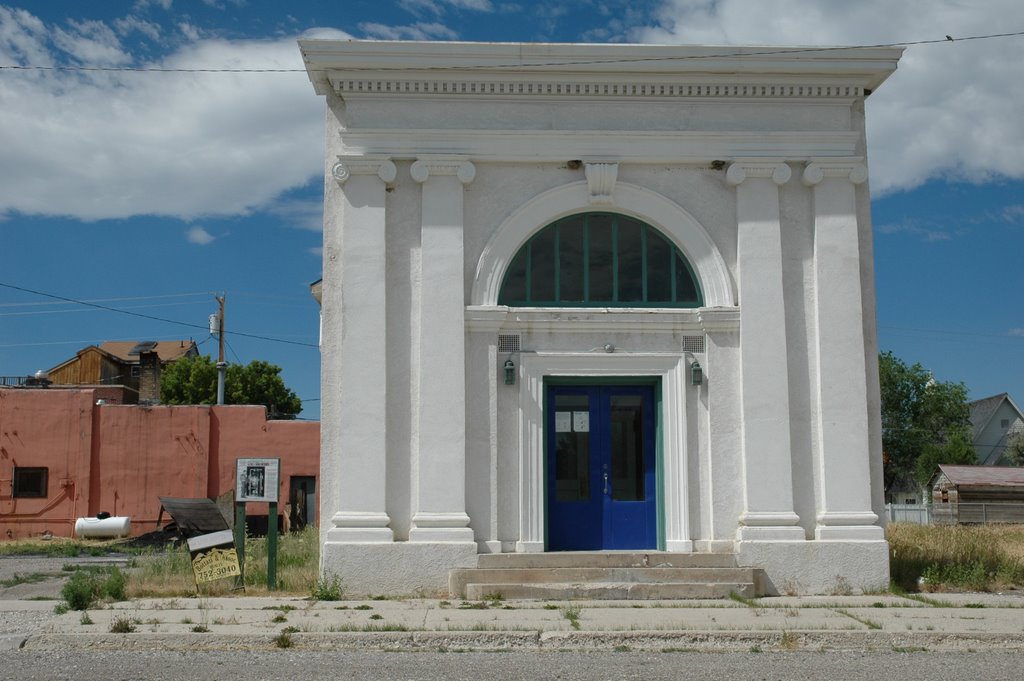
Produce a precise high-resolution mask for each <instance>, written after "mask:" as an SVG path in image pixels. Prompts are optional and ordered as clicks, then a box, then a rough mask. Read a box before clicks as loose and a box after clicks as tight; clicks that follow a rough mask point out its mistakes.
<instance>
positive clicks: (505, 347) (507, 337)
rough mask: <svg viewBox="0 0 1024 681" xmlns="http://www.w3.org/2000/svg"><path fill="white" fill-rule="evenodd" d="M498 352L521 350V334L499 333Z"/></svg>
mask: <svg viewBox="0 0 1024 681" xmlns="http://www.w3.org/2000/svg"><path fill="white" fill-rule="evenodd" d="M498 352H503V353H504V352H508V353H512V352H519V335H518V334H512V333H499V334H498Z"/></svg>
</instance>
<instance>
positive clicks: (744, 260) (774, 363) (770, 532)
mask: <svg viewBox="0 0 1024 681" xmlns="http://www.w3.org/2000/svg"><path fill="white" fill-rule="evenodd" d="M791 175H792V171H791V170H790V168H789V166H788V165H786V164H785V163H782V162H779V161H749V162H748V161H739V162H736V163H733V164H732V165H730V166H729V170H728V171H727V173H726V180H727V181H728V182H729V184H732V185H734V186H735V187H736V219H737V222H738V243H737V251H738V254H737V255H738V261H739V267H738V269H739V297H740V306H741V309H742V310H743V315H742V319H741V321H740V381H741V385H742V389H741V391H740V400H741V411H742V423H743V490H744V502H745V504H744V511H743V514H742V515H741V516H740V528H739V531H738V534H737V538H738V539H740V540H741V541H757V540H788V541H797V540H803V539H804V531H803V529H802V528H800V527H798V526H797V523H798V522H799V520H800V519H799V517H798V516H797V515H796V513H794V511H793V475H792V448H791V441H790V429H789V420H790V411H789V368H788V367H789V352H788V348H787V346H786V305H785V296H784V292H783V283H782V227H781V222H780V218H779V186H780V185H782V184H785V183H786V182H787V181H788V180H789V179H790V177H791Z"/></svg>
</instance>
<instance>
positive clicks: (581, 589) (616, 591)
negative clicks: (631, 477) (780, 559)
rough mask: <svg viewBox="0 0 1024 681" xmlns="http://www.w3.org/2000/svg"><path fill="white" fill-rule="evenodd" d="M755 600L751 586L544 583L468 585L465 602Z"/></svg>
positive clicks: (726, 584) (722, 583) (675, 583)
mask: <svg viewBox="0 0 1024 681" xmlns="http://www.w3.org/2000/svg"><path fill="white" fill-rule="evenodd" d="M733 593H735V594H738V595H740V596H743V597H744V598H754V597H755V596H756V593H755V590H754V584H753V583H751V582H746V583H726V582H715V583H703V584H702V583H697V582H660V583H644V582H591V583H583V584H580V583H567V582H561V583H560V582H547V583H536V584H486V583H479V584H467V585H466V592H465V598H466V599H467V600H472V601H478V600H484V599H485V598H487V597H489V596H494V595H495V594H500V595H501V597H502V598H503V599H505V600H530V599H535V600H606V601H607V600H682V599H713V598H728V597H729V595H730V594H733Z"/></svg>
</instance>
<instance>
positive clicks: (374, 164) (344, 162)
mask: <svg viewBox="0 0 1024 681" xmlns="http://www.w3.org/2000/svg"><path fill="white" fill-rule="evenodd" d="M353 175H376V176H377V177H379V178H380V179H381V181H382V182H385V183H390V182H394V181H395V177H397V176H398V168H396V167H395V164H394V163H393V162H392V161H391V159H390V158H388V157H387V156H341V155H339V156H338V162H337V163H335V164H334V165H333V166H332V167H331V176H332V177H333V178H334V179H335V180H337V181H338V183H339V184H344V183H345V182H346V181H347V180H348V178H350V177H352V176H353Z"/></svg>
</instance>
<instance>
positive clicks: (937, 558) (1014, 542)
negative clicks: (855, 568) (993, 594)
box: [886, 523, 1024, 591]
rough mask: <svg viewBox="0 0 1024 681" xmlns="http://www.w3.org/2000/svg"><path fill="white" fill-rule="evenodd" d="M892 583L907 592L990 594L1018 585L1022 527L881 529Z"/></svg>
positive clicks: (1023, 582) (1023, 553) (1023, 571)
mask: <svg viewBox="0 0 1024 681" xmlns="http://www.w3.org/2000/svg"><path fill="white" fill-rule="evenodd" d="M886 536H887V539H888V540H889V550H890V570H891V575H892V581H893V583H894V584H895V585H897V586H898V587H899V588H902V589H905V590H907V591H917V590H924V591H946V590H949V591H961V590H965V589H967V590H972V591H996V590H1001V589H1005V588H1009V587H1020V586H1024V526H1022V525H981V526H978V525H954V526H948V525H947V526H927V525H913V524H909V523H893V524H890V525H889V526H888V527H887V529H886Z"/></svg>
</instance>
